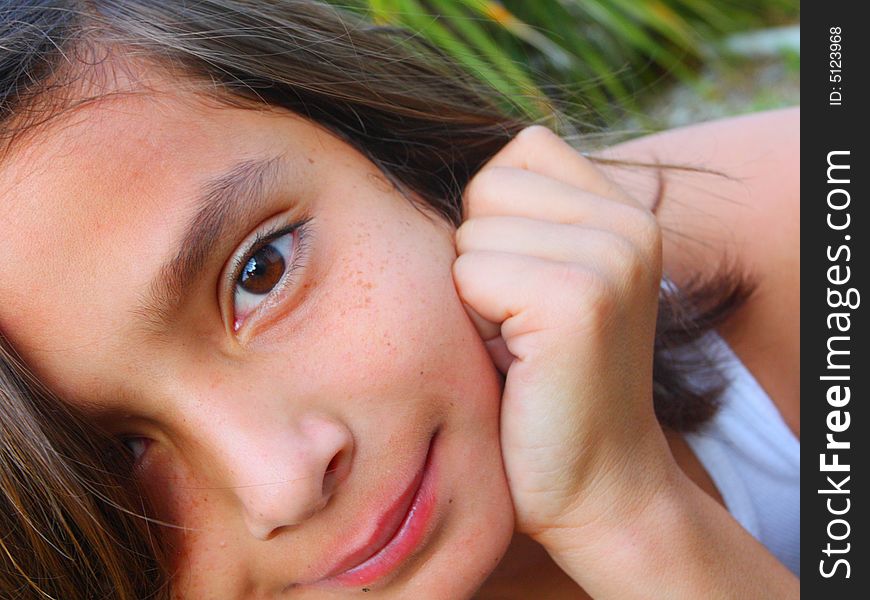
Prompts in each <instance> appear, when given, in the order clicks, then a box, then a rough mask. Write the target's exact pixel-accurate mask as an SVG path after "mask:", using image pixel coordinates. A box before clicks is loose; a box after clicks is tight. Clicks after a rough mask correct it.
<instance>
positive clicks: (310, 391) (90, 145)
mask: <svg viewBox="0 0 870 600" xmlns="http://www.w3.org/2000/svg"><path fill="white" fill-rule="evenodd" d="M170 89H171V88H170ZM360 126H361V127H363V126H364V124H361V125H360ZM0 190H2V205H3V212H4V217H3V219H2V222H0V255H2V256H3V260H2V262H0V281H2V284H0V328H2V330H3V331H4V332H6V333H7V334H8V335H9V337H10V338H11V339H12V341H13V343H14V344H15V345H16V346H17V347H18V348H19V350H20V351H21V353H22V355H23V356H24V357H25V358H26V360H27V361H28V362H29V363H30V364H31V365H32V366H33V367H34V369H35V371H36V372H37V374H38V375H39V376H41V377H42V378H43V380H44V381H45V382H47V384H48V385H49V387H50V388H51V389H53V390H54V391H56V392H57V393H59V394H60V395H61V396H62V397H63V398H64V399H66V400H68V401H69V402H71V403H73V404H76V405H78V406H81V407H82V408H83V409H85V410H86V411H88V413H89V414H91V415H93V418H94V420H95V422H98V423H100V424H101V425H103V426H105V427H106V428H108V429H110V430H111V431H113V432H114V433H116V434H117V435H119V436H123V437H126V438H129V440H130V441H129V445H130V448H131V449H132V450H133V451H134V453H136V454H139V455H140V457H139V459H138V463H137V466H136V468H135V473H136V477H138V478H139V479H140V480H141V481H142V482H143V484H144V486H145V488H146V489H147V490H148V493H149V495H150V496H152V497H153V500H154V502H155V504H156V506H157V510H158V514H157V515H156V516H158V517H160V518H162V519H164V520H166V521H170V522H172V523H176V524H177V525H178V526H179V528H178V529H165V530H164V531H165V532H166V533H167V535H168V536H169V541H170V542H171V543H172V545H173V546H174V548H175V549H176V552H174V553H173V560H174V564H173V568H174V569H175V570H176V576H175V579H174V582H175V587H176V590H177V592H178V595H179V596H182V597H186V598H187V597H189V598H218V597H219V598H237V597H238V598H270V597H273V596H274V597H281V596H282V594H283V595H287V596H289V597H299V598H306V597H312V598H326V597H332V596H333V595H335V596H339V597H340V596H344V595H347V594H348V593H349V592H353V593H358V592H359V591H360V590H361V589H362V588H370V589H371V590H372V591H377V592H379V597H396V598H415V597H432V598H459V597H463V596H467V595H469V594H470V593H471V592H472V591H473V590H474V589H475V588H476V587H477V586H478V585H479V584H480V583H481V582H482V581H483V579H484V578H485V576H486V575H487V574H488V573H489V572H490V571H491V569H492V568H493V567H494V566H495V564H496V563H497V562H498V559H499V557H500V555H501V553H502V552H503V551H504V549H505V547H506V546H507V543H508V541H509V539H510V536H511V532H512V527H513V521H512V514H513V511H512V506H511V502H510V498H509V495H508V492H507V486H506V482H505V479H504V472H503V469H502V465H501V460H500V450H499V445H498V410H499V404H498V403H499V397H500V380H499V377H498V375H497V372H496V370H495V369H494V367H493V366H492V364H491V362H490V360H489V357H488V355H487V353H486V350H485V348H484V346H483V344H482V342H481V341H480V339H479V337H478V336H477V334H476V332H475V329H474V327H473V325H472V323H471V322H470V321H469V320H468V318H467V316H466V314H465V311H464V310H463V307H462V304H461V303H460V301H459V300H458V298H457V295H456V292H455V290H454V287H453V281H452V277H451V266H452V262H453V259H454V258H455V254H454V247H453V237H452V229H451V227H450V226H448V225H446V224H445V223H444V222H443V221H441V220H440V219H439V218H438V217H437V216H435V215H434V214H432V215H427V214H424V213H423V212H421V211H419V210H417V209H415V208H414V207H413V206H412V205H411V204H410V203H409V202H408V201H407V200H406V199H404V198H403V197H402V196H401V195H399V193H398V192H396V191H395V190H393V189H392V188H391V186H390V185H389V184H388V183H387V182H386V180H385V179H384V177H383V176H382V175H381V174H380V172H379V171H378V170H377V169H376V168H375V167H374V166H373V165H372V164H371V163H370V162H369V161H368V160H366V159H365V158H364V157H363V156H362V155H361V154H359V153H358V152H357V151H355V150H354V149H352V148H351V147H350V146H349V145H347V144H345V143H343V142H341V141H340V140H338V139H337V138H336V137H334V136H332V135H331V134H329V133H327V132H325V130H323V129H322V128H320V127H318V126H316V125H313V124H311V123H310V122H308V121H306V120H304V119H302V118H300V117H297V116H295V115H292V114H290V113H287V112H282V111H274V112H257V111H252V110H242V109H235V108H226V107H218V106H216V105H206V104H205V103H203V102H199V101H195V100H194V99H193V98H192V97H186V96H183V95H181V94H172V93H158V92H149V93H141V94H137V95H134V96H126V97H116V98H113V99H108V100H103V101H101V102H98V103H96V104H93V105H89V106H86V107H84V108H80V109H78V110H77V111H76V112H72V113H68V114H65V115H63V116H62V117H60V119H59V120H58V121H56V122H54V123H52V124H51V126H50V127H49V128H47V129H44V130H41V131H40V132H39V133H38V134H37V135H35V136H34V137H32V138H30V139H27V140H24V141H21V142H19V145H18V146H16V147H15V149H14V151H13V152H12V153H11V154H10V155H9V157H8V158H7V159H5V161H4V164H2V165H0ZM298 223H304V224H303V225H300V226H297V227H295V228H294V226H295V225H297V224H298ZM409 515H410V517H409ZM382 549H384V550H383V551H381V550H382ZM379 551H381V552H380V554H377V553H378V552H379ZM373 554H377V555H376V556H375V557H374V558H373V559H372V560H370V561H368V562H366V561H367V559H369V558H370V557H372V555H373ZM360 565H361V566H360Z"/></svg>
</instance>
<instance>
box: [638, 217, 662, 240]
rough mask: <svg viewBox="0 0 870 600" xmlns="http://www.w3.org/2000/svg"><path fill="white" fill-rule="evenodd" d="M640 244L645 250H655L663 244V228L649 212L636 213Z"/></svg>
mask: <svg viewBox="0 0 870 600" xmlns="http://www.w3.org/2000/svg"><path fill="white" fill-rule="evenodd" d="M636 213H637V216H636V227H637V236H638V242H639V243H640V244H641V246H642V247H643V248H646V249H655V248H656V247H657V246H660V245H661V243H662V228H661V225H660V224H659V221H658V219H657V218H656V216H655V215H654V214H653V213H651V212H650V211H648V210H643V209H638V210H637V211H636Z"/></svg>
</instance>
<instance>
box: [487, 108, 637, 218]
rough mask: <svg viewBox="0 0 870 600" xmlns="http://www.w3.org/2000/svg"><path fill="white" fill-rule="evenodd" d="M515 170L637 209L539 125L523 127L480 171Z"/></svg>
mask: <svg viewBox="0 0 870 600" xmlns="http://www.w3.org/2000/svg"><path fill="white" fill-rule="evenodd" d="M490 167H516V168H520V169H525V170H528V171H533V172H536V173H540V174H542V175H546V176H548V177H552V178H553V179H558V180H559V181H562V182H564V183H566V184H568V185H572V186H574V187H578V188H581V189H584V190H586V191H588V192H591V193H593V194H597V195H599V196H604V197H606V198H610V199H612V200H616V201H619V202H625V203H627V204H632V205H637V206H640V203H638V202H637V200H635V199H634V198H632V197H631V196H629V195H628V194H627V193H625V192H624V191H623V190H622V189H621V188H620V187H619V186H617V185H616V184H614V183H613V182H612V181H611V180H610V179H608V177H607V176H606V175H605V174H604V173H603V172H602V171H601V170H600V169H598V168H597V167H596V166H595V164H594V163H593V162H592V161H591V160H589V159H588V158H586V157H585V156H583V155H582V154H580V153H579V152H578V151H577V150H576V149H575V148H573V147H571V145H569V144H568V143H567V142H566V141H565V140H563V139H562V138H560V137H559V136H558V135H556V134H555V133H553V132H552V131H551V130H550V129H548V128H546V127H543V126H541V125H533V126H531V127H526V128H525V129H523V130H522V131H520V132H519V133H518V134H517V135H516V136H515V137H514V138H513V139H512V140H511V141H510V142H508V143H507V144H506V145H505V146H504V147H503V148H502V149H501V150H499V152H497V153H496V154H495V155H494V156H493V157H492V158H491V159H490V160H489V161H487V163H486V164H484V166H483V167H482V168H481V169H480V172H482V171H483V170H484V169H487V168H490Z"/></svg>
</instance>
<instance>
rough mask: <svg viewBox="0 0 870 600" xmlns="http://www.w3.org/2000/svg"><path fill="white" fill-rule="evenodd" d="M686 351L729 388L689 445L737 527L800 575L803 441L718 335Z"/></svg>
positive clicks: (708, 336) (690, 436)
mask: <svg viewBox="0 0 870 600" xmlns="http://www.w3.org/2000/svg"><path fill="white" fill-rule="evenodd" d="M667 285H672V284H670V283H669V282H666V281H663V283H662V286H663V287H667ZM686 351H692V352H703V353H704V354H705V355H707V356H708V357H709V358H710V359H712V360H713V361H714V362H715V364H716V365H717V366H719V368H720V369H721V371H722V374H723V375H724V377H725V379H726V381H727V387H726V389H725V390H724V391H723V393H722V395H721V397H720V408H719V410H718V411H717V413H716V415H715V416H714V417H713V418H712V419H711V420H710V421H709V422H707V423H705V424H704V426H703V427H702V428H701V429H700V430H699V431H697V432H696V433H691V434H686V436H685V439H686V442H687V443H688V444H689V446H690V447H691V448H692V451H693V452H694V453H695V455H696V456H697V457H698V460H699V461H700V462H701V464H702V465H703V466H704V468H705V469H706V471H707V472H708V473H709V474H710V478H711V479H712V480H713V483H714V484H715V485H716V488H717V489H718V490H719V493H720V494H721V495H722V499H723V501H724V502H725V506H726V507H727V508H728V511H729V512H730V513H731V514H732V516H733V517H734V518H735V519H736V520H737V522H738V523H740V524H741V525H742V526H743V527H744V529H746V530H747V531H748V532H749V533H750V534H751V535H752V536H753V537H755V538H756V539H757V540H758V541H760V542H761V543H762V544H764V545H765V546H766V547H767V549H768V550H770V552H771V553H772V554H774V555H775V556H776V557H777V558H778V559H779V560H780V561H781V562H782V563H783V564H785V565H786V566H787V567H788V568H789V569H790V570H791V571H792V572H793V573H795V574H796V575H798V576H800V441H799V440H798V439H797V438H796V437H795V435H794V434H793V433H792V431H791V430H790V429H789V428H788V425H786V423H785V421H784V420H783V418H782V415H781V414H780V413H779V410H778V409H777V408H776V406H775V405H774V404H773V401H772V400H771V399H770V397H769V396H768V395H767V393H766V392H765V391H764V389H763V388H762V387H761V385H760V384H759V383H758V381H757V380H756V379H755V377H754V376H753V375H752V373H750V372H749V370H748V369H747V368H746V367H745V366H744V365H743V363H742V362H740V359H739V358H738V357H737V355H736V354H734V352H733V351H732V350H731V348H730V347H729V346H728V344H727V343H726V342H725V340H724V339H722V337H721V336H720V335H719V334H718V333H716V332H715V331H711V332H708V333H707V334H705V335H704V336H702V337H701V338H700V339H699V340H698V341H697V342H696V343H695V344H693V346H692V349H691V350H689V349H686Z"/></svg>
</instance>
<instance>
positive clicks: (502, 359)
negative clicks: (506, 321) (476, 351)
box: [462, 302, 514, 375]
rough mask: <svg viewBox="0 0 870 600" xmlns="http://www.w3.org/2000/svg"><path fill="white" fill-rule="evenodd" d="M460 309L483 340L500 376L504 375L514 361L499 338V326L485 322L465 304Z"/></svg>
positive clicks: (502, 339)
mask: <svg viewBox="0 0 870 600" xmlns="http://www.w3.org/2000/svg"><path fill="white" fill-rule="evenodd" d="M462 307H463V308H464V309H465V312H466V313H467V314H468V317H469V318H470V319H471V322H472V323H473V324H474V328H475V329H477V333H478V335H480V339H482V340H483V342H484V345H485V346H486V350H487V351H488V352H489V356H490V358H491V359H492V362H494V363H495V366H496V368H497V369H498V370H499V371H501V373H502V375H506V374H507V371H508V367H510V365H511V363H512V362H513V360H514V356H513V355H512V354H511V353H510V351H509V350H508V349H507V345H506V344H505V342H504V338H502V337H501V325H500V324H498V323H493V322H492V321H487V320H486V319H484V318H483V317H481V316H480V315H479V314H478V312H477V311H476V310H474V309H473V308H471V307H470V306H469V305H468V304H466V303H465V302H463V303H462Z"/></svg>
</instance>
